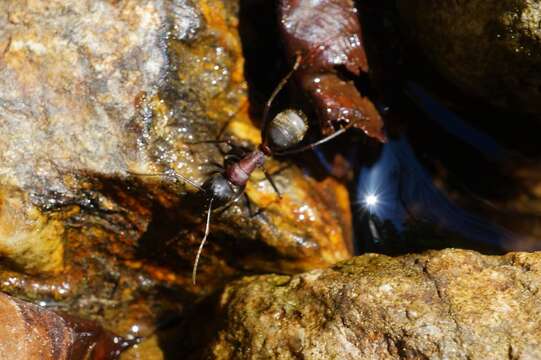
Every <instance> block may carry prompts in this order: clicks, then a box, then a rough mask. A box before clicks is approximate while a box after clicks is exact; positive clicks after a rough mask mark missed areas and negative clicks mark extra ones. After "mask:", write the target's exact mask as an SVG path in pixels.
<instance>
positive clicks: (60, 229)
mask: <svg viewBox="0 0 541 360" xmlns="http://www.w3.org/2000/svg"><path fill="white" fill-rule="evenodd" d="M63 234H64V226H63V224H62V222H61V221H60V220H59V219H54V218H51V217H48V216H45V215H44V214H43V213H41V212H40V211H39V210H38V209H37V208H36V207H34V206H32V205H30V204H29V203H28V202H27V201H26V199H25V197H24V195H23V194H21V193H19V192H18V191H17V190H13V189H10V190H6V189H4V190H3V191H2V192H0V257H2V258H4V259H5V260H7V261H8V262H9V263H11V264H14V265H15V266H16V267H18V268H20V269H22V270H23V271H25V272H27V273H59V272H60V271H62V269H63V259H64V245H63Z"/></svg>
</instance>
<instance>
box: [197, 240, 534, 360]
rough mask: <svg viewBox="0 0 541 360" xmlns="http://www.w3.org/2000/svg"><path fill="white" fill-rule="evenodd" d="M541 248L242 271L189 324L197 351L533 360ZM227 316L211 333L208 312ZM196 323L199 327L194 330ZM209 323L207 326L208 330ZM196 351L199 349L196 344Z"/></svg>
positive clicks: (231, 355) (240, 355)
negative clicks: (290, 270)
mask: <svg viewBox="0 0 541 360" xmlns="http://www.w3.org/2000/svg"><path fill="white" fill-rule="evenodd" d="M540 264H541V254H540V253H531V254H528V253H511V254H509V255H506V256H501V257H500V256H484V255H480V254H478V253H476V252H472V251H464V250H443V251H438V252H437V251H432V252H428V253H426V254H423V255H406V256H400V257H394V258H393V257H388V256H383V255H375V254H367V255H363V256H360V257H356V258H354V259H352V260H349V261H346V262H342V263H340V264H338V265H336V266H334V267H333V268H331V269H326V270H314V271H311V272H307V273H304V274H301V275H295V276H278V275H266V276H256V277H247V278H244V279H242V280H240V281H237V282H234V283H232V284H231V285H229V286H227V287H226V289H225V291H224V292H223V294H222V295H221V297H220V298H219V299H218V300H216V302H215V303H214V304H205V306H204V309H205V310H204V314H199V315H198V316H197V318H196V320H195V321H194V323H193V324H191V327H190V329H191V331H192V332H193V334H194V335H193V336H194V337H195V338H197V339H201V335H202V334H206V335H207V338H206V341H205V342H204V343H203V344H201V343H199V345H201V347H199V348H198V349H199V352H198V351H195V350H194V348H190V349H189V351H188V353H189V354H193V358H198V356H207V357H208V358H215V359H263V358H272V359H277V358H279V359H296V358H306V359H334V358H336V359H338V358H339V359H507V358H515V359H519V358H520V359H537V358H539V357H541V350H540V349H541V347H540V343H541V332H540V330H539V329H540V328H541V327H540V324H541V318H540V317H539V313H540V310H541V309H540V307H541V303H540V302H539V299H538V290H539V286H540V285H541V267H540ZM213 306H214V309H215V314H213V315H212V316H216V317H217V318H219V319H223V323H220V324H218V325H215V328H214V330H213V332H211V334H210V335H209V333H208V326H209V322H207V320H208V319H207V317H209V315H207V313H208V312H209V309H211V308H213ZM198 324H204V325H202V326H204V327H205V329H199V330H202V331H199V332H196V331H195V330H194V328H199V327H198ZM205 331H207V332H205ZM194 351H195V352H194Z"/></svg>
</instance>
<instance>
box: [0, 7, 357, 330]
mask: <svg viewBox="0 0 541 360" xmlns="http://www.w3.org/2000/svg"><path fill="white" fill-rule="evenodd" d="M237 11H238V3H237V1H235V0H230V1H217V0H210V1H208V0H201V1H199V2H197V1H194V2H191V1H184V0H143V1H139V0H137V1H136V0H124V1H107V0H99V1H94V0H88V1H86V0H85V1H78V0H71V1H70V0H62V1H60V0H55V1H48V2H42V1H34V0H30V1H25V2H20V1H17V0H8V1H2V2H0V256H1V257H2V261H1V262H0V289H1V290H3V291H6V292H8V293H10V294H14V295H17V296H20V297H23V298H27V299H31V300H33V301H44V302H45V304H47V305H48V306H51V307H55V308H60V309H62V310H65V311H68V312H70V313H75V314H79V315H81V316H84V317H91V318H95V319H98V320H100V321H101V322H102V323H103V324H104V325H106V326H107V327H108V328H110V329H114V330H115V331H117V332H119V333H121V334H125V333H128V332H130V331H131V332H136V333H137V334H145V333H148V332H149V331H151V330H152V329H153V328H154V323H155V322H156V320H157V319H158V318H163V317H165V316H166V315H165V314H170V313H181V312H182V311H183V309H184V304H186V303H187V302H190V301H193V300H194V299H195V298H196V297H197V296H199V295H202V294H205V293H208V292H210V291H212V290H213V289H215V287H216V286H218V285H220V284H222V283H223V282H224V281H225V280H226V279H227V278H229V277H232V276H236V275H237V274H238V273H239V271H244V270H257V271H263V270H272V271H285V272H295V271H300V270H305V269H310V268H314V267H320V266H326V265H329V264H332V263H334V262H336V261H338V260H342V259H345V258H347V257H349V250H348V239H349V237H350V232H349V228H350V223H349V222H350V220H349V204H348V195H347V191H346V190H345V187H343V186H342V185H339V184H338V183H336V182H335V181H333V180H329V179H324V178H323V179H321V180H319V181H316V180H314V179H311V178H309V177H306V176H305V173H304V172H303V171H301V169H299V168H298V167H296V166H293V165H292V166H289V167H288V168H286V169H285V170H284V169H282V171H281V172H279V173H278V174H275V176H274V178H275V181H276V183H277V184H278V187H279V188H280V189H281V190H282V192H283V194H284V197H283V198H282V199H279V198H278V197H277V196H276V194H275V193H274V192H273V190H272V188H271V186H270V185H269V184H268V183H266V181H265V180H264V176H263V174H262V173H261V172H257V173H256V174H254V176H253V177H252V179H251V181H250V182H249V184H248V187H247V190H246V193H247V195H248V197H249V199H250V201H251V203H252V208H253V210H254V212H256V214H257V215H255V216H253V217H250V216H249V210H248V208H247V207H246V206H245V205H244V202H243V201H242V200H243V199H242V198H241V199H240V200H239V201H238V202H237V203H235V204H234V206H232V207H230V208H229V209H227V210H225V211H222V212H218V213H216V214H215V215H214V216H213V219H212V225H211V235H212V236H211V239H210V241H209V244H208V246H207V247H206V248H205V251H204V253H203V256H202V260H201V266H200V274H199V277H198V280H199V286H193V285H192V284H191V280H190V274H191V268H192V264H193V259H194V256H195V252H196V250H197V247H198V245H199V242H200V240H201V237H202V230H203V225H204V224H203V223H204V214H205V207H206V203H205V202H203V201H201V197H200V196H197V195H198V194H195V192H196V190H195V189H194V188H193V187H192V186H190V185H188V184H186V183H184V182H183V181H176V179H175V177H174V176H156V177H148V176H138V175H133V174H132V173H133V172H137V173H143V174H148V173H164V172H167V173H169V174H181V175H183V176H184V177H187V178H189V179H191V180H192V181H193V182H196V183H198V184H202V183H203V181H204V180H205V179H207V177H208V172H210V171H212V170H214V167H213V165H212V164H213V163H215V162H218V163H222V162H223V160H224V156H223V154H222V153H221V152H220V149H219V147H218V146H216V145H215V144H209V143H203V144H192V143H193V142H198V141H203V140H209V139H210V140H213V139H216V137H217V134H218V132H219V130H220V128H221V127H222V126H223V125H224V124H226V122H227V121H228V119H230V118H231V119H232V121H231V123H229V126H228V128H227V132H226V134H228V136H232V137H234V139H235V141H236V142H238V143H240V144H242V145H244V146H247V147H253V146H255V145H256V144H257V143H258V142H259V141H260V136H259V131H258V129H257V128H255V127H254V126H253V125H252V122H251V120H250V118H249V116H248V111H247V107H246V106H243V105H244V104H245V103H246V98H247V96H246V83H245V81H244V77H243V57H242V54H241V47H240V41H239V37H238V34H237V22H238V20H237V16H236V13H237ZM267 165H268V169H269V170H270V171H271V172H273V171H275V170H278V169H280V168H282V167H283V165H284V164H281V163H280V162H278V161H274V160H272V161H269V162H268V164H267ZM258 210H259V211H258ZM231 239H234V241H232V240H231ZM134 329H135V330H134Z"/></svg>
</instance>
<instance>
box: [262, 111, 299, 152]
mask: <svg viewBox="0 0 541 360" xmlns="http://www.w3.org/2000/svg"><path fill="white" fill-rule="evenodd" d="M307 131H308V121H307V119H306V116H305V115H304V113H302V112H301V111H298V110H292V109H287V110H284V111H282V112H280V113H279V114H278V115H276V116H275V117H274V119H272V121H271V122H270V124H269V139H270V140H271V143H272V146H273V147H274V148H276V149H278V150H282V149H287V148H289V147H292V146H294V145H297V144H298V143H300V142H301V141H302V139H303V138H304V135H306V132H307Z"/></svg>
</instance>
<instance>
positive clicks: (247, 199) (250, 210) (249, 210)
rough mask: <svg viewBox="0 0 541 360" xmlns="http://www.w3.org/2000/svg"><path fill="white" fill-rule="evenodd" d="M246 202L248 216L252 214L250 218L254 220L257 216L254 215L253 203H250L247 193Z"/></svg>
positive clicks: (244, 194)
mask: <svg viewBox="0 0 541 360" xmlns="http://www.w3.org/2000/svg"><path fill="white" fill-rule="evenodd" d="M243 197H244V202H245V203H246V207H247V208H248V214H250V218H253V217H254V216H256V215H257V214H255V213H254V209H253V208H252V202H251V201H250V198H249V197H248V195H247V194H246V193H243Z"/></svg>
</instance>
